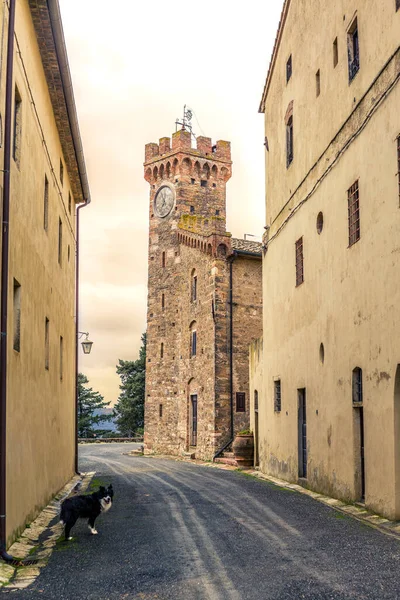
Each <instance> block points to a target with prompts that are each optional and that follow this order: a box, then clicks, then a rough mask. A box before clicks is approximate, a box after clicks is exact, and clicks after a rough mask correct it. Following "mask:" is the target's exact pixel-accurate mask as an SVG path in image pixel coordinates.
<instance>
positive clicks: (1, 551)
mask: <svg viewBox="0 0 400 600" xmlns="http://www.w3.org/2000/svg"><path fill="white" fill-rule="evenodd" d="M15 4H16V0H10V8H9V17H8V40H7V70H6V104H5V115H4V116H5V126H4V157H3V158H4V163H3V164H4V166H3V222H2V239H1V301H0V302H1V304H0V305H1V317H0V331H1V336H0V337H1V341H0V357H1V360H0V556H1V558H2V559H3V560H5V561H7V562H14V561H15V559H14V558H13V557H12V556H10V555H9V554H7V552H6V549H7V526H6V513H7V489H6V486H7V440H6V434H7V427H6V425H7V423H6V420H7V345H8V344H7V341H8V337H7V328H8V257H9V247H10V244H9V232H10V228H9V225H10V166H11V122H12V94H13V66H14V26H15ZM5 9H6V7H5V6H4V10H5Z"/></svg>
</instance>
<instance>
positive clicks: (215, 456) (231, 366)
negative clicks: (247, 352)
mask: <svg viewBox="0 0 400 600" xmlns="http://www.w3.org/2000/svg"><path fill="white" fill-rule="evenodd" d="M236 256H237V252H235V251H234V252H233V256H232V257H231V259H230V261H229V387H230V396H231V405H230V413H231V432H230V439H229V441H228V442H227V443H226V444H225V445H224V446H223V447H222V448H220V450H218V451H217V452H216V453H215V454H214V456H213V462H214V460H215V459H216V458H218V456H220V455H221V454H222V453H223V451H224V450H226V449H227V448H228V446H229V445H230V444H232V442H233V439H234V437H235V434H234V423H233V261H234V260H235V258H236Z"/></svg>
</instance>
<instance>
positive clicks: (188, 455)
mask: <svg viewBox="0 0 400 600" xmlns="http://www.w3.org/2000/svg"><path fill="white" fill-rule="evenodd" d="M182 456H184V457H185V458H190V459H191V460H194V459H195V458H196V452H182Z"/></svg>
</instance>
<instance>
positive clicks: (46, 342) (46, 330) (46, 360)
mask: <svg viewBox="0 0 400 600" xmlns="http://www.w3.org/2000/svg"><path fill="white" fill-rule="evenodd" d="M49 329H50V321H49V319H48V318H47V317H46V319H45V322H44V368H45V369H46V370H47V371H48V370H49V362H50V361H49V356H50V339H49V338H50V336H49Z"/></svg>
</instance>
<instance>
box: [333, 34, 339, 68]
mask: <svg viewBox="0 0 400 600" xmlns="http://www.w3.org/2000/svg"><path fill="white" fill-rule="evenodd" d="M338 62H339V51H338V41H337V38H335V39H334V40H333V68H335V67H336V65H337V64H338Z"/></svg>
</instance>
